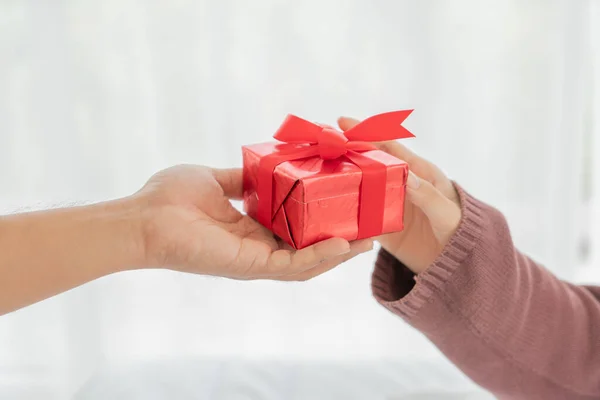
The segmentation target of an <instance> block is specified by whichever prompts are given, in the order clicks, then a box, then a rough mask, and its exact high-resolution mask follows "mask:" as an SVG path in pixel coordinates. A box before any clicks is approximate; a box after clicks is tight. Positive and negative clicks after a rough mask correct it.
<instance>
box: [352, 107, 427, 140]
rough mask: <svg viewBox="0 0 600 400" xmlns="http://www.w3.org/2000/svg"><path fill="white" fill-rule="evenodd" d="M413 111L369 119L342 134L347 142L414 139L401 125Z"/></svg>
mask: <svg viewBox="0 0 600 400" xmlns="http://www.w3.org/2000/svg"><path fill="white" fill-rule="evenodd" d="M412 112H413V110H403V111H391V112H387V113H383V114H377V115H374V116H372V117H369V118H367V119H365V120H364V121H362V122H361V123H359V124H357V125H355V126H354V127H352V128H350V129H348V130H347V131H346V132H344V136H346V137H347V138H348V139H349V140H352V141H357V140H363V141H369V142H385V141H388V140H396V139H404V138H411V137H415V135H413V134H412V133H411V132H410V131H409V130H408V129H406V128H405V127H403V126H402V123H403V122H404V121H405V120H406V118H408V116H409V115H410V114H411V113H412Z"/></svg>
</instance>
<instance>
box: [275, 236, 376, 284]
mask: <svg viewBox="0 0 600 400" xmlns="http://www.w3.org/2000/svg"><path fill="white" fill-rule="evenodd" d="M350 248H351V250H350V252H349V253H347V254H344V255H341V256H337V257H333V258H331V259H329V260H327V261H323V262H321V263H319V264H317V265H316V266H315V267H312V268H310V269H308V270H306V271H304V272H301V273H299V274H294V275H287V276H280V277H273V279H277V280H280V281H307V280H309V279H312V278H315V277H317V276H319V275H322V274H324V273H325V272H328V271H330V270H332V269H333V268H335V267H337V266H338V265H340V264H342V263H344V262H346V261H348V260H350V259H352V258H354V257H356V256H357V255H359V254H362V253H366V252H367V251H370V250H373V240H372V239H363V240H357V241H354V242H352V243H350Z"/></svg>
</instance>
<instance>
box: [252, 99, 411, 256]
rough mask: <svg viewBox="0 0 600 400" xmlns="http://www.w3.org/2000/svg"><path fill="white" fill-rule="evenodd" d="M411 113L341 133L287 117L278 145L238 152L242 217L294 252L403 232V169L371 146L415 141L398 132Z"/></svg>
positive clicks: (396, 114)
mask: <svg viewBox="0 0 600 400" xmlns="http://www.w3.org/2000/svg"><path fill="white" fill-rule="evenodd" d="M411 112H412V110H406V111H395V112H390V113H385V114H379V115H376V116H374V117H371V118H368V119H366V120H364V121H363V122H361V123H360V124H358V125H356V126H355V127H353V128H351V129H349V130H347V131H346V132H344V133H342V132H339V131H337V130H335V129H333V128H331V127H329V126H325V125H318V124H313V123H311V122H309V121H305V120H303V119H301V118H298V117H296V116H293V115H289V116H288V117H287V119H286V120H285V122H284V123H283V124H282V126H281V127H280V128H279V130H278V131H277V133H276V134H275V135H274V137H275V138H276V139H278V140H279V141H280V142H271V143H262V144H255V145H250V146H244V147H242V151H243V159H244V209H245V211H246V213H247V214H248V215H249V216H251V217H252V218H254V219H256V220H258V221H259V222H260V223H261V224H263V225H264V226H266V227H267V228H269V229H270V230H271V231H272V232H273V233H274V234H276V235H277V236H279V237H280V238H281V239H283V240H284V241H285V242H287V243H288V244H290V245H291V246H292V247H294V248H296V249H301V248H304V247H306V246H309V245H311V244H314V243H316V242H319V241H321V240H325V239H328V238H331V237H341V238H344V239H347V240H356V239H362V238H366V237H373V236H377V235H380V234H384V233H390V232H396V231H401V230H402V229H403V215H404V196H405V189H406V179H407V176H408V165H407V164H406V163H405V162H404V161H401V160H399V159H397V158H396V157H393V156H391V155H389V154H387V153H385V152H383V151H380V150H377V149H376V148H375V147H374V146H373V145H372V144H370V143H368V142H378V141H386V140H393V139H399V138H407V137H413V135H412V134H411V133H410V132H409V131H408V130H406V129H405V128H404V127H402V126H401V123H402V122H403V121H404V120H405V119H406V118H407V117H408V115H409V114H410V113H411Z"/></svg>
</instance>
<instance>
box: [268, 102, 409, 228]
mask: <svg viewBox="0 0 600 400" xmlns="http://www.w3.org/2000/svg"><path fill="white" fill-rule="evenodd" d="M412 111H413V110H404V111H392V112H388V113H383V114H378V115H374V116H372V117H370V118H367V119H365V120H364V121H362V122H361V123H359V124H357V125H356V126H354V127H353V128H350V129H348V130H347V131H346V132H344V133H342V132H340V131H338V130H336V129H334V128H332V127H330V126H327V125H318V124H314V123H312V122H309V121H306V120H304V119H302V118H299V117H296V116H294V115H288V116H287V118H286V119H285V121H284V122H283V124H282V125H281V127H280V128H279V130H278V131H277V132H276V133H275V135H273V137H274V138H275V139H277V140H279V141H281V142H284V143H286V144H281V145H279V146H278V147H277V150H276V151H275V152H274V153H272V154H269V155H267V156H265V157H263V158H262V159H261V160H260V163H259V171H258V173H259V176H258V187H257V194H258V213H257V218H258V221H259V222H260V223H261V224H263V225H264V226H266V227H267V228H269V229H271V227H272V222H273V216H274V215H273V211H274V210H273V209H272V208H273V171H274V170H275V167H277V166H278V165H279V164H281V163H283V162H285V161H292V160H299V159H303V158H310V157H316V156H318V157H321V158H322V159H323V160H338V159H339V160H341V159H342V157H343V158H345V159H347V160H349V161H350V162H352V163H353V164H355V165H356V166H358V167H359V168H360V169H361V170H362V181H361V184H360V195H359V211H358V236H357V239H362V238H368V237H373V236H377V235H379V234H381V232H382V227H383V209H384V205H385V189H386V180H387V167H386V166H385V165H384V164H382V163H380V162H379V161H376V160H373V159H371V158H369V157H367V156H365V155H363V154H360V153H362V152H365V151H368V150H375V149H376V147H375V146H373V145H372V144H371V143H368V142H383V141H387V140H396V139H403V138H409V137H414V135H413V134H412V133H410V132H409V131H408V130H407V129H405V128H404V127H403V126H402V125H401V124H402V122H404V120H405V119H406V118H407V117H408V116H409V115H410V113H412Z"/></svg>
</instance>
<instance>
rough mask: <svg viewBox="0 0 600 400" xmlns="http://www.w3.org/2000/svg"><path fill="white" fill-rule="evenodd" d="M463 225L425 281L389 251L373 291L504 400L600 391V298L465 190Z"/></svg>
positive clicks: (578, 395)
mask: <svg viewBox="0 0 600 400" xmlns="http://www.w3.org/2000/svg"><path fill="white" fill-rule="evenodd" d="M461 202H462V207H463V221H462V222H461V225H460V226H459V229H458V231H457V232H456V234H455V236H454V237H453V238H452V239H451V241H450V243H449V244H448V245H447V246H446V248H445V249H444V252H443V254H442V255H441V256H440V257H439V258H438V259H437V260H436V261H435V262H434V263H433V264H432V265H431V266H430V267H429V268H428V269H427V270H426V271H425V272H423V273H422V274H420V275H419V276H418V277H417V278H416V281H415V279H414V275H412V274H411V273H410V271H408V270H407V269H406V267H404V266H403V265H402V264H401V263H399V262H398V261H397V260H394V259H393V257H392V256H390V255H389V254H387V253H382V255H381V256H380V259H379V261H378V267H377V269H376V271H375V273H374V278H373V290H374V293H375V295H376V296H377V297H378V299H379V300H380V301H381V302H382V303H383V304H384V305H385V306H386V307H388V308H389V309H390V310H391V311H393V312H395V313H397V314H399V315H401V316H402V317H403V318H404V319H405V320H406V321H407V322H408V323H410V324H411V325H413V326H414V327H415V328H417V329H419V330H420V331H421V332H423V333H424V334H425V335H426V336H427V337H428V338H429V339H430V340H431V341H432V342H433V343H435V344H436V345H437V346H438V347H439V348H440V350H442V352H444V353H445V354H446V356H447V357H448V358H449V359H450V360H452V361H453V362H454V363H455V364H456V365H457V366H458V367H459V368H461V369H462V370H463V371H464V372H465V373H466V374H467V375H468V376H470V377H471V378H472V379H473V380H474V381H476V382H478V383H479V384H480V385H482V386H483V387H485V388H487V389H489V390H491V391H492V392H493V393H494V394H496V395H497V396H498V397H499V398H510V399H538V398H539V399H564V398H569V399H591V398H598V397H600V374H599V373H598V372H597V371H600V339H599V338H598V337H597V335H596V333H595V332H599V331H600V301H599V299H598V298H597V297H596V296H595V295H594V293H593V291H591V290H589V289H588V288H583V287H577V286H574V285H570V284H568V283H565V282H561V281H560V280H558V279H557V278H556V277H555V276H553V275H552V274H551V273H550V272H548V271H547V270H545V269H544V268H543V267H541V266H539V265H538V264H536V263H535V262H533V261H532V260H531V259H529V258H527V257H526V256H524V255H523V254H521V253H519V252H518V251H517V250H516V249H515V248H514V245H513V243H512V240H511V239H510V234H509V232H508V228H507V226H506V222H505V220H504V218H503V217H502V215H501V214H500V213H498V212H497V211H495V210H493V209H492V208H490V207H488V206H486V205H484V204H482V203H480V202H477V201H476V200H474V199H472V198H471V197H469V196H468V195H466V194H465V193H464V192H461Z"/></svg>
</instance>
